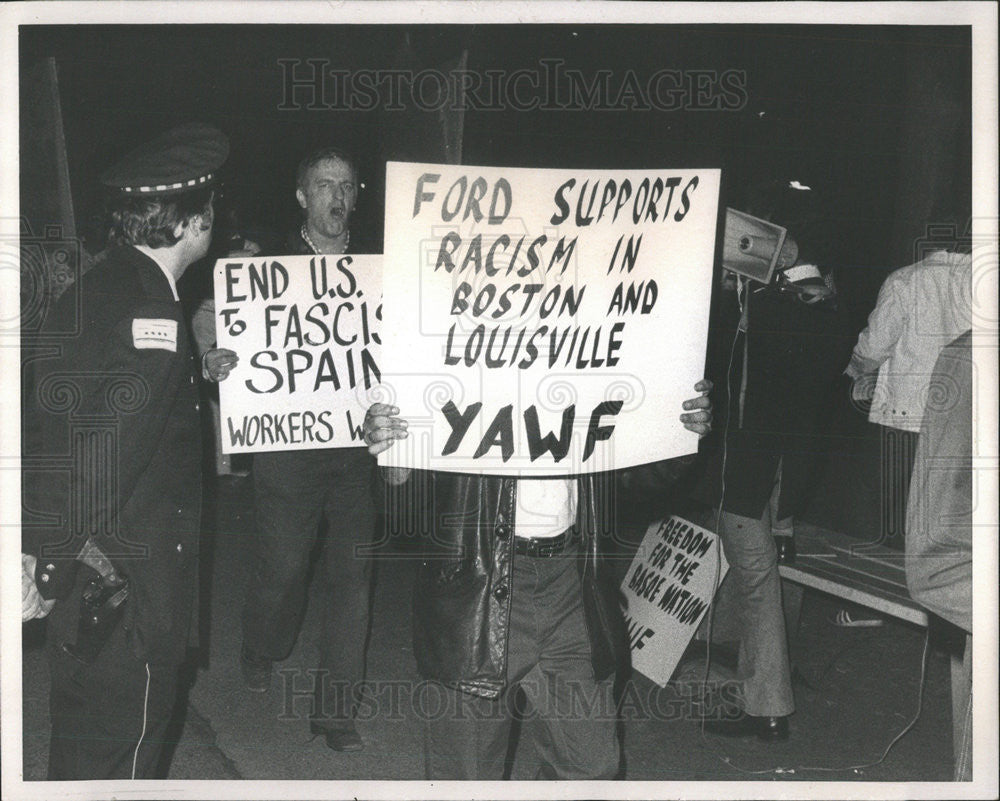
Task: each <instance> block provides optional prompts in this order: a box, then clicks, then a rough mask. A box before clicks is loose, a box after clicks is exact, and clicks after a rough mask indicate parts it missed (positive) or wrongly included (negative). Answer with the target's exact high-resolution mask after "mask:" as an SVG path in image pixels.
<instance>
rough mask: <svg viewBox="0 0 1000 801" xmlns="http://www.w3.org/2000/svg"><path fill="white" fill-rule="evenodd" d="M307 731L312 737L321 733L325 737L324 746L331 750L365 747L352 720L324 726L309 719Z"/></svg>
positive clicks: (349, 749) (355, 749)
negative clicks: (334, 725) (332, 725)
mask: <svg viewBox="0 0 1000 801" xmlns="http://www.w3.org/2000/svg"><path fill="white" fill-rule="evenodd" d="M309 732H310V733H311V734H312V736H313V737H319V736H320V735H321V734H322V735H323V737H325V738H326V747H327V748H329V749H331V750H333V751H360V750H361V749H362V748H364V747H365V744H364V742H363V741H362V740H361V735H360V734H358V730H357V729H356V728H355V727H354V721H353V720H348V721H344V722H343V723H339V724H338V725H337V726H336V727H331V726H324V725H323V724H321V723H318V722H316V721H315V720H310V721H309Z"/></svg>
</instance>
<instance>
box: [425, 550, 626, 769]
mask: <svg viewBox="0 0 1000 801" xmlns="http://www.w3.org/2000/svg"><path fill="white" fill-rule="evenodd" d="M577 558H579V554H578V552H577V551H575V550H574V551H571V552H570V553H569V554H567V555H561V556H555V557H549V558H536V557H530V556H518V555H515V556H514V571H513V581H512V584H511V593H512V595H511V615H510V635H509V640H508V653H507V682H508V684H507V689H506V691H505V692H504V693H503V695H502V696H501V697H500V698H498V699H487V698H481V697H478V696H473V695H468V694H465V693H462V692H459V691H457V690H453V689H450V688H446V687H444V686H442V685H436V684H435V685H432V687H434V688H436V689H437V690H438V691H439V694H440V698H437V699H433V700H434V701H435V702H438V701H439V702H440V703H433V704H431V703H428V704H427V705H426V708H425V709H423V710H422V711H423V712H424V713H426V714H424V715H423V717H424V729H425V742H424V749H425V759H426V764H425V770H426V774H427V778H428V779H480V780H484V781H488V780H496V779H502V778H503V773H504V763H505V757H506V754H507V746H508V738H509V736H510V731H511V722H512V713H513V707H514V698H515V692H516V689H517V687H518V686H520V687H521V689H523V691H524V693H525V696H526V697H527V700H528V705H529V709H528V711H527V714H526V718H527V721H526V724H525V725H526V727H531V729H532V730H534V732H535V735H536V736H535V750H536V752H537V755H538V763H537V765H536V766H534V767H535V770H534V774H535V778H536V779H612V778H614V777H615V774H616V773H617V772H618V763H619V756H620V751H619V744H618V736H617V730H616V727H617V715H616V709H615V703H614V698H613V691H612V685H613V680H612V679H607V680H604V681H601V682H597V681H595V679H594V671H593V668H592V666H591V660H590V640H589V637H588V635H587V626H586V621H585V620H584V615H583V603H582V596H581V590H580V578H579V573H578V571H577V565H576V559H577ZM432 707H433V708H432Z"/></svg>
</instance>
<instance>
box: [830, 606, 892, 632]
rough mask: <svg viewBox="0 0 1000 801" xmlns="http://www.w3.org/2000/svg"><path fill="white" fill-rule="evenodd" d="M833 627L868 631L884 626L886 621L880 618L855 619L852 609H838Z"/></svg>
mask: <svg viewBox="0 0 1000 801" xmlns="http://www.w3.org/2000/svg"><path fill="white" fill-rule="evenodd" d="M833 625H835V626H840V628H842V629H859V628H861V629H868V628H878V627H879V626H884V625H885V621H884V620H882V618H880V617H854V615H852V614H851V610H850V609H838V610H837V614H836V615H835V616H834V618H833Z"/></svg>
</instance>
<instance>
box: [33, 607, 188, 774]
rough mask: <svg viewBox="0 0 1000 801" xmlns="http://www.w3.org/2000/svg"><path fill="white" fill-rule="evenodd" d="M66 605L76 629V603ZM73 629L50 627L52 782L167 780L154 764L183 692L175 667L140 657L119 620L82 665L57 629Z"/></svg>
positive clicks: (50, 767) (161, 749)
mask: <svg viewBox="0 0 1000 801" xmlns="http://www.w3.org/2000/svg"><path fill="white" fill-rule="evenodd" d="M62 603H64V602H60V603H59V604H56V608H58V607H59V606H60V604H62ZM66 603H67V614H68V615H69V616H70V617H72V618H74V619H73V620H67V621H66V623H67V624H71V625H72V626H73V627H75V625H76V624H75V610H74V611H73V612H70V611H69V609H68V607H70V606H75V605H74V604H72V603H70V602H66ZM53 614H55V611H53ZM52 622H55V621H52ZM69 627H70V626H69V625H65V626H59V625H55V626H52V627H51V628H50V635H51V636H50V638H49V666H50V670H51V675H52V688H51V691H50V694H49V711H50V715H51V720H52V734H51V739H50V741H49V773H48V778H49V780H50V781H59V780H71V779H130V778H136V779H158V778H164V777H163V776H158V775H156V769H157V766H158V764H159V762H160V757H161V755H162V753H163V747H164V739H163V738H164V734H165V732H166V729H167V724H168V723H169V722H170V717H171V714H172V712H173V709H174V702H175V700H176V698H177V666H176V665H155V664H146V663H144V662H140V661H139V660H137V659H136V658H135V657H134V656H133V655H132V651H131V649H130V648H129V646H128V642H127V638H126V635H125V632H124V630H123V629H122V627H121V626H118V628H117V629H116V630H115V632H114V633H113V634H112V635H111V639H110V640H109V641H108V643H107V644H106V645H105V646H104V648H103V650H102V651H101V653H100V654H99V655H98V657H97V659H96V660H95V661H94V662H93V663H92V664H89V665H83V664H81V663H80V662H78V661H77V660H76V659H74V658H73V657H71V656H69V655H68V654H66V653H65V652H63V650H62V648H61V647H60V645H61V642H60V640H62V639H64V638H63V637H62V636H60V635H59V632H60V631H65V630H67V629H69ZM74 639H75V638H74Z"/></svg>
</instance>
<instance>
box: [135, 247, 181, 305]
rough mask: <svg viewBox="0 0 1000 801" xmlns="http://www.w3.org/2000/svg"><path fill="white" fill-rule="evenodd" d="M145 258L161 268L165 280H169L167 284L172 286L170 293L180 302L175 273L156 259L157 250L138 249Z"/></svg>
mask: <svg viewBox="0 0 1000 801" xmlns="http://www.w3.org/2000/svg"><path fill="white" fill-rule="evenodd" d="M136 250H138V251H139V252H140V253H142V254H143V255H144V256H146V257H148V258H149V260H150V261H151V262H153V264H155V265H156V266H157V267H159V268H160V272H162V273H163V276H164V278H166V279H167V283H168V284H169V285H170V293H171V294H172V295H173V296H174V300H175V301H180V296H179V295H178V294H177V280H176V279H175V278H174V275H173V273H171V272H170V270H168V269H167V268H166V267H164V266H163V263H162V262H161V261H160V260H159V259H158V258H157V257H156V250H155V249H154V248H138V247H137V248H136Z"/></svg>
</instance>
